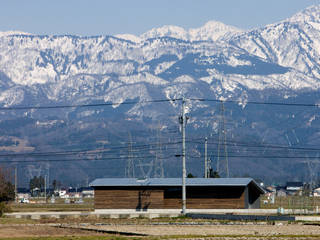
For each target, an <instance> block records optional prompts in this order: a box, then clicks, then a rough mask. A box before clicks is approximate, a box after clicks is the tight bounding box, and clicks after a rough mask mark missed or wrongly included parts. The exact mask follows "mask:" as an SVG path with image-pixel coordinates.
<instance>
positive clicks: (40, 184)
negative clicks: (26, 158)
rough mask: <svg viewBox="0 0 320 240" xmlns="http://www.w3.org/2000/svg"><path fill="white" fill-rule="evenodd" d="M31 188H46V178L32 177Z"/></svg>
mask: <svg viewBox="0 0 320 240" xmlns="http://www.w3.org/2000/svg"><path fill="white" fill-rule="evenodd" d="M29 187H30V190H33V189H36V188H38V189H39V190H41V189H43V188H44V178H43V177H42V176H40V177H37V176H34V177H33V178H31V179H30V183H29Z"/></svg>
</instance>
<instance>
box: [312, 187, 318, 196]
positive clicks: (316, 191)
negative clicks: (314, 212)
mask: <svg viewBox="0 0 320 240" xmlns="http://www.w3.org/2000/svg"><path fill="white" fill-rule="evenodd" d="M313 196H314V197H320V187H318V188H315V189H314V190H313Z"/></svg>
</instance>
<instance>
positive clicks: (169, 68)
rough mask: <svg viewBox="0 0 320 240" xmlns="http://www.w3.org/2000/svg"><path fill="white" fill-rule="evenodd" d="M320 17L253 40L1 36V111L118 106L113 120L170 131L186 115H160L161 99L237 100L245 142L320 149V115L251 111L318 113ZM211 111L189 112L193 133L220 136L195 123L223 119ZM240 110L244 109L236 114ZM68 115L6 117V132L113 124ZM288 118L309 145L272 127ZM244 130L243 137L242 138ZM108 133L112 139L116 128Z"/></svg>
mask: <svg viewBox="0 0 320 240" xmlns="http://www.w3.org/2000/svg"><path fill="white" fill-rule="evenodd" d="M319 16H320V6H312V7H310V8H307V9H306V10H304V11H302V12H300V13H297V14H296V15H294V16H293V17H291V18H289V19H286V20H283V21H281V22H279V23H275V24H270V25H267V26H265V27H263V28H259V29H254V30H250V31H242V30H239V29H237V28H235V27H232V26H228V25H225V24H223V23H220V22H215V21H210V22H208V23H206V24H205V25H204V26H202V27H200V28H195V29H189V30H186V29H183V28H181V27H177V26H163V27H160V28H154V29H151V30H150V31H148V32H146V33H144V34H142V35H140V36H134V35H130V34H120V35H116V36H94V37H79V36H69V35H64V36H39V35H33V34H28V33H23V32H14V31H13V32H3V33H0V105H1V106H3V107H13V106H28V105H32V106H33V105H36V106H43V105H44V106H47V105H67V104H90V103H97V102H98V103H104V102H111V103H113V111H116V112H117V113H116V114H118V115H120V116H121V117H122V119H125V120H123V121H127V122H126V124H127V123H128V122H130V121H133V120H139V121H142V122H144V121H145V119H149V120H150V119H151V120H152V121H155V120H157V121H158V120H164V121H166V120H168V119H171V118H169V117H168V114H171V115H176V114H177V112H179V111H180V110H179V105H178V104H177V103H175V102H170V103H168V105H166V106H158V107H156V108H155V107H154V106H152V104H148V103H146V101H149V100H153V99H175V98H181V97H182V96H186V97H187V98H194V99H196V98H207V99H221V100H228V99H229V100H238V101H240V103H239V104H237V106H233V107H232V112H237V113H238V115H237V116H233V117H234V118H235V119H237V121H239V122H241V124H244V123H248V122H250V125H248V126H246V127H245V130H243V132H245V133H246V134H247V133H249V132H250V134H251V135H252V136H253V135H255V138H256V139H263V141H267V140H268V141H270V142H272V141H275V140H274V139H276V140H277V141H280V143H281V144H284V143H287V141H288V139H289V140H290V136H291V138H295V139H298V138H299V137H301V138H304V142H308V143H313V144H315V143H316V142H315V140H314V139H315V136H317V134H318V133H319V131H318V130H315V128H314V126H318V125H317V124H318V120H317V119H318V118H319V117H318V115H319V114H318V115H317V114H315V115H314V114H313V113H312V114H311V113H310V112H304V115H303V116H300V118H298V117H297V116H296V115H292V114H291V115H290V114H289V113H287V114H278V113H275V115H274V116H273V115H272V116H271V117H270V115H268V114H270V112H263V111H261V109H255V110H256V111H257V112H251V110H252V109H251V108H249V110H247V109H246V108H245V107H246V103H247V102H248V101H258V100H259V101H266V100H276V101H291V102H294V101H295V100H297V101H298V100H303V101H306V102H308V101H311V102H312V103H319V101H320V98H319V96H318V95H319V94H318V92H319V89H320V17H319ZM133 99H134V100H137V101H138V103H137V104H134V105H132V106H123V105H122V104H121V103H123V102H125V101H130V100H133ZM208 106H209V105H206V104H202V103H199V102H196V101H194V102H189V103H188V112H189V113H190V114H192V113H193V114H194V117H193V118H192V119H191V120H190V122H189V124H190V125H192V126H193V129H201V128H205V127H209V128H210V129H211V130H212V131H213V132H217V131H218V130H217V129H218V127H217V126H218V123H217V122H214V123H212V122H211V123H210V121H211V120H210V121H209V120H201V119H200V118H197V116H195V115H196V114H200V112H201V111H205V112H206V114H209V113H210V114H211V117H208V119H209V118H210V119H212V115H214V114H216V113H217V111H219V110H217V109H215V110H212V111H211V110H209V108H208ZM239 106H240V109H238V108H237V107H239ZM241 109H242V110H241ZM64 111H65V112H63V114H61V112H60V113H59V114H58V113H57V112H54V114H57V115H54V114H53V113H52V114H51V115H50V117H48V116H47V117H45V116H46V115H45V114H42V112H41V111H37V110H30V111H25V112H23V111H21V112H16V113H15V112H11V113H1V115H0V125H1V123H3V124H8V123H7V122H1V121H9V120H10V119H11V118H13V117H16V116H19V117H21V118H23V119H24V120H23V121H26V122H27V123H28V124H30V122H32V120H34V119H36V120H37V121H36V122H38V123H41V124H36V127H37V128H39V127H40V126H42V127H43V126H50V127H52V128H54V127H53V125H55V124H56V123H59V126H60V127H63V126H64V124H65V122H67V120H68V119H69V120H70V119H78V120H79V119H83V118H90V117H92V119H93V120H92V119H91V120H90V121H91V124H93V122H94V121H95V118H94V117H95V116H99V117H100V116H101V115H103V114H105V115H103V116H104V117H106V116H108V117H110V116H111V115H112V114H115V113H114V112H112V111H111V112H110V111H109V110H108V111H107V110H99V111H98V110H97V111H96V110H88V109H86V110H83V111H81V110H79V109H73V108H71V109H65V110H64ZM241 111H243V112H241ZM245 111H248V112H245ZM248 113H250V116H254V117H256V119H255V121H253V120H250V121H249V120H244V119H245V116H246V114H248ZM201 114H203V112H201ZM118 115H117V116H118ZM171 115H170V116H171ZM284 116H285V117H288V118H290V119H291V120H288V121H297V122H299V124H300V127H301V128H302V129H304V128H308V129H311V128H312V129H313V131H314V132H312V133H311V134H310V135H308V136H305V135H304V134H305V133H306V132H308V131H311V130H308V131H304V130H305V129H304V130H303V131H301V133H300V134H301V135H299V133H298V131H296V130H295V131H296V132H294V135H293V133H292V131H289V132H286V131H284V130H283V129H282V128H283V127H285V124H283V125H281V124H279V126H278V125H277V126H276V127H275V125H274V123H273V122H272V123H270V122H268V121H269V120H270V119H277V120H280V119H281V121H282V122H284V121H287V119H286V118H284ZM292 116H293V117H292ZM25 118H27V120H25ZM56 118H57V119H56ZM293 118H294V120H292V119H293ZM30 119H31V120H30ZM172 119H173V118H172ZM175 120H176V118H174V120H172V121H175ZM79 121H80V120H79ZM47 122H48V123H50V124H47ZM27 123H26V124H27ZM257 123H259V124H257ZM10 124H11V123H10ZM10 124H9V125H10ZM15 124H20V123H16V122H15ZM146 124H147V123H146ZM237 124H240V123H237ZM241 124H240V125H241ZM248 124H249V123H248ZM80 125H81V126H82V128H81V129H86V127H85V126H89V125H90V124H88V125H86V124H85V123H83V120H81V124H80ZM147 125H148V124H147ZM240 125H239V126H240ZM5 126H7V125H5ZM10 126H11V125H10ZM237 126H238V125H237ZM241 126H242V125H241ZM261 126H265V128H263V127H261ZM280 126H281V127H280ZM75 128H76V127H75ZM17 129H18V128H17ZM239 129H241V128H239V127H237V128H236V129H235V130H234V131H240V130H239ZM253 129H254V130H253ZM266 129H267V130H266ZM270 129H271V130H270ZM21 131H22V130H21ZM46 131H47V130H46ZM46 131H44V132H46ZM108 131H111V132H112V131H113V129H111V128H108ZM241 131H242V130H241ZM13 132H14V130H12V134H17V133H13ZM23 132H27V130H23ZM243 132H241V133H240V132H236V133H234V132H233V133H232V136H235V135H237V134H238V135H241V134H242V135H243ZM6 134H7V135H9V133H4V135H6ZM19 134H21V133H19ZM39 134H44V133H43V132H41V133H39ZM46 134H47V133H46ZM230 134H231V133H230ZM290 134H291V135H290ZM31 135H32V133H30V136H31ZM66 135H68V133H66ZM115 135H116V134H115ZM26 138H27V137H26ZM299 141H300V142H302V141H301V140H299ZM24 143H25V142H24ZM39 144H40V145H41V144H42V142H41V141H39ZM290 144H292V139H291V142H290ZM17 146H19V145H17Z"/></svg>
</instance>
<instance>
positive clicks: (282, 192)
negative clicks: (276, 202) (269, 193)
mask: <svg viewBox="0 0 320 240" xmlns="http://www.w3.org/2000/svg"><path fill="white" fill-rule="evenodd" d="M287 195H288V192H287V190H286V188H285V187H278V188H277V191H276V196H277V197H286V196H287Z"/></svg>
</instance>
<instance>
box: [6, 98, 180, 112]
mask: <svg viewBox="0 0 320 240" xmlns="http://www.w3.org/2000/svg"><path fill="white" fill-rule="evenodd" d="M179 100H181V99H180V98H174V99H159V100H147V101H131V102H118V103H97V104H73V105H56V106H21V107H0V111H3V110H40V109H59V108H77V107H78V108H85V107H105V106H114V105H132V104H137V103H162V102H174V101H179Z"/></svg>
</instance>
